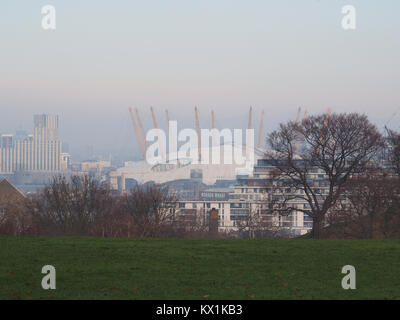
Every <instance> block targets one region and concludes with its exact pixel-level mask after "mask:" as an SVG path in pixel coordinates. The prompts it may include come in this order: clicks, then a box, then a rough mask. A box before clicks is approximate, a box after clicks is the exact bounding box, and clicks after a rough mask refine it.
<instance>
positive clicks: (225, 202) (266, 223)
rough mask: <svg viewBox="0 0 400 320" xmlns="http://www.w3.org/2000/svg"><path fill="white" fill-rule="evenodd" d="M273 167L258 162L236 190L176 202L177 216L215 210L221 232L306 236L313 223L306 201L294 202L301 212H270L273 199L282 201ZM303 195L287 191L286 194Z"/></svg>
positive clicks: (203, 193)
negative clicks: (273, 174) (264, 232)
mask: <svg viewBox="0 0 400 320" xmlns="http://www.w3.org/2000/svg"><path fill="white" fill-rule="evenodd" d="M273 170H274V167H273V166H272V165H270V164H269V163H268V161H266V160H262V159H260V160H258V162H257V164H256V165H255V166H254V170H253V174H252V175H249V176H238V177H237V183H236V185H235V186H233V187H230V188H224V189H216V188H212V189H205V190H202V191H201V192H200V194H199V196H198V197H194V198H192V199H181V200H179V201H178V202H177V214H181V215H184V214H190V215H193V214H194V212H195V213H196V214H197V215H199V216H203V215H207V214H208V213H209V212H210V211H211V210H212V209H213V208H214V209H216V210H218V228H219V231H220V232H227V233H229V232H238V231H240V230H242V231H244V232H250V231H251V230H252V229H253V230H258V231H262V230H264V231H271V232H274V233H276V234H281V235H286V236H295V235H302V234H305V233H307V232H308V231H310V230H311V229H312V219H311V217H309V216H308V215H307V214H305V213H304V212H303V210H305V211H307V207H308V203H307V202H306V201H304V200H299V199H294V200H291V204H292V205H293V207H296V208H299V209H302V211H293V212H291V213H290V214H288V215H280V214H278V213H277V212H274V211H273V210H271V209H272V208H271V205H272V203H273V199H276V197H282V196H283V195H282V194H279V193H276V188H274V183H275V182H274V178H272V176H271V172H272V171H273ZM310 178H312V179H313V180H315V182H316V183H320V181H321V180H323V177H322V176H321V174H320V173H318V172H315V174H314V175H313V177H310ZM286 191H287V192H288V193H291V192H300V191H299V190H297V191H294V190H285V191H284V192H286Z"/></svg>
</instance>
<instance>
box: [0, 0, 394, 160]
mask: <svg viewBox="0 0 400 320" xmlns="http://www.w3.org/2000/svg"><path fill="white" fill-rule="evenodd" d="M47 4H51V5H54V6H55V8H56V10H57V30H55V31H44V30H43V29H42V28H41V19H42V15H41V7H42V6H43V5H47ZM347 4H350V5H354V6H355V8H356V10H357V11H356V13H357V29H356V30H350V31H345V30H343V29H342V27H341V19H342V17H343V14H342V12H341V9H342V6H344V5H347ZM399 15H400V1H398V0H385V1H382V0H380V1H378V0H358V1H356V0H347V1H340V0H337V1H336V0H320V1H317V0H302V1H299V0H273V1H267V0H251V1H245V0H241V1H238V0H201V1H200V0H196V1H194V0H192V1H191V0H179V1H178V0H158V1H155V0H148V1H144V0H142V1H133V0H126V1H122V0H120V1H101V0H85V1H82V0H46V1H36V0H1V1H0V39H1V42H0V110H1V112H0V132H3V133H4V132H14V131H15V130H16V129H18V128H24V129H27V130H29V131H30V130H31V128H32V117H33V114H34V113H43V112H46V113H52V114H58V115H60V119H61V135H62V139H63V140H65V141H67V142H69V144H70V148H71V151H72V152H73V153H75V155H76V156H77V155H78V153H79V152H83V151H82V150H84V149H85V147H86V146H88V145H92V146H93V147H94V149H95V150H97V151H99V152H100V151H101V152H104V151H105V150H109V151H110V152H120V151H121V150H124V152H125V154H134V153H135V152H136V153H137V152H138V151H139V150H138V148H137V143H136V138H135V135H134V131H133V129H132V127H131V124H130V119H129V113H128V107H129V106H137V107H139V108H140V110H141V112H142V118H143V120H144V123H145V126H146V128H150V127H151V121H150V120H151V118H150V112H149V106H150V105H153V106H154V108H155V110H156V111H157V118H158V122H159V123H160V125H161V126H165V125H166V120H165V111H164V110H165V108H168V109H169V112H170V115H171V117H172V118H175V119H178V120H179V125H180V126H181V127H188V126H194V111H193V108H194V105H198V106H199V110H200V116H201V118H200V122H201V125H202V126H203V127H206V126H208V127H209V126H210V110H211V108H213V109H214V111H215V114H216V117H217V125H218V126H219V127H220V128H222V127H232V128H233V127H245V126H246V125H247V113H248V107H249V106H250V105H253V106H254V109H255V122H254V125H255V126H256V127H258V121H257V120H258V118H259V114H260V112H261V109H264V110H265V115H266V120H265V126H266V130H267V131H268V130H271V129H273V128H275V127H276V126H277V124H278V123H279V122H280V121H285V120H287V119H294V118H295V117H296V113H297V108H298V106H303V107H307V108H308V111H309V112H311V113H313V112H324V111H326V110H327V108H328V107H331V108H332V110H333V111H334V112H335V111H336V112H343V111H358V112H365V113H367V114H368V115H369V116H370V118H371V120H373V121H375V122H376V123H378V124H379V125H380V126H382V125H383V124H385V123H386V122H387V121H389V119H391V118H392V116H393V114H394V113H395V112H396V111H397V110H399V114H397V115H396V116H395V117H393V118H392V120H391V121H390V123H389V124H390V126H391V127H393V128H397V129H399V124H400V63H399V57H400V19H399Z"/></svg>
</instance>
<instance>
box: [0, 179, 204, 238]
mask: <svg viewBox="0 0 400 320" xmlns="http://www.w3.org/2000/svg"><path fill="white" fill-rule="evenodd" d="M174 209H175V199H174V198H173V197H172V196H170V195H169V194H168V192H167V191H166V190H162V189H161V188H160V187H158V186H154V185H152V186H142V187H137V188H135V189H132V190H130V191H129V192H128V193H126V194H122V195H120V194H116V193H114V192H112V190H110V188H109V187H108V185H107V184H104V183H101V182H99V181H98V180H96V179H95V178H93V177H91V176H72V177H71V178H70V179H67V178H66V177H64V176H61V175H60V176H57V177H55V178H54V179H53V180H52V182H51V183H50V184H49V185H48V186H47V187H45V188H44V189H43V190H42V191H40V192H39V193H37V194H35V195H32V196H29V197H27V198H26V199H24V200H23V201H20V202H12V203H10V204H9V205H8V206H7V208H5V210H3V214H2V215H1V219H0V234H4V235H74V236H100V237H204V236H207V235H208V226H207V225H206V222H207V221H198V220H188V219H178V218H179V217H178V218H177V217H176V215H175V210H174Z"/></svg>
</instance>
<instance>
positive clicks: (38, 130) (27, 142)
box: [0, 114, 61, 173]
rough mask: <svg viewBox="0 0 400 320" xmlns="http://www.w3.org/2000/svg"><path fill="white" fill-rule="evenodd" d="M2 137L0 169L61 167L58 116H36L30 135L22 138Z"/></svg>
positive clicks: (47, 168)
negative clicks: (17, 139)
mask: <svg viewBox="0 0 400 320" xmlns="http://www.w3.org/2000/svg"><path fill="white" fill-rule="evenodd" d="M3 136H4V139H3ZM3 136H2V139H1V140H2V141H1V142H2V144H1V148H0V172H2V173H13V172H16V171H47V172H53V171H60V170H61V141H59V140H58V116H54V115H45V114H43V115H35V116H34V129H33V135H28V136H27V138H26V139H24V140H20V141H13V139H12V136H11V138H10V137H9V135H3ZM3 142H4V143H3Z"/></svg>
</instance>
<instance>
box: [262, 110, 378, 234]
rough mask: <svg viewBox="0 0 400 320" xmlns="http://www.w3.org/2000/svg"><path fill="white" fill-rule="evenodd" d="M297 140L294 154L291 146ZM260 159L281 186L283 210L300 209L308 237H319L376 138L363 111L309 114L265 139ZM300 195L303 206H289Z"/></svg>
mask: <svg viewBox="0 0 400 320" xmlns="http://www.w3.org/2000/svg"><path fill="white" fill-rule="evenodd" d="M298 137H300V138H301V145H300V148H299V152H298V154H295V152H296V147H295V145H294V143H295V141H296V140H297V138H298ZM268 144H269V146H270V149H271V151H270V152H267V154H266V157H267V159H268V160H269V161H270V162H271V164H272V165H273V166H274V167H276V168H277V169H278V175H277V176H276V180H278V181H277V185H278V187H279V188H282V190H284V192H283V195H282V198H283V199H282V205H281V208H280V210H282V211H283V212H290V211H302V212H304V213H306V214H307V215H309V216H311V217H312V219H313V230H312V236H313V237H314V238H320V236H321V230H322V227H323V224H324V219H325V216H326V214H327V213H328V211H329V210H330V209H331V208H332V207H334V206H335V205H336V204H337V201H338V200H339V198H340V196H341V195H342V194H343V188H344V186H345V184H346V183H347V181H348V179H349V178H350V177H352V176H353V175H354V174H358V173H361V172H363V171H364V169H365V166H366V164H367V163H368V162H369V161H370V160H371V159H372V158H373V157H374V156H375V155H376V153H377V151H378V150H379V149H380V148H381V147H382V136H381V134H380V133H379V132H378V130H377V128H376V127H375V126H374V125H373V124H371V123H370V122H369V120H368V118H367V117H366V116H365V115H359V114H356V113H351V114H333V115H331V116H330V117H329V116H328V115H327V114H326V115H316V116H310V117H308V118H307V119H305V120H304V121H302V123H300V124H298V123H294V122H292V121H291V122H288V123H286V124H281V125H280V128H279V129H278V130H276V131H274V132H272V133H271V134H270V135H269V137H268ZM294 199H300V200H302V201H304V202H305V203H307V204H308V207H309V208H306V209H305V208H301V207H299V206H293V205H292V204H291V203H292V202H293V201H292V200H294Z"/></svg>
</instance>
